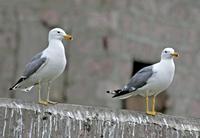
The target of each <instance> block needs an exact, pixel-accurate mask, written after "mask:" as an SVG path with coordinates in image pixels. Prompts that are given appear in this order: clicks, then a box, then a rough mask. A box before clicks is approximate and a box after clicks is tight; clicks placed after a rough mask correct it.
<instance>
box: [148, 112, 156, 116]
mask: <svg viewBox="0 0 200 138" xmlns="http://www.w3.org/2000/svg"><path fill="white" fill-rule="evenodd" d="M146 114H148V115H152V116H155V115H156V114H157V112H155V111H147V112H146Z"/></svg>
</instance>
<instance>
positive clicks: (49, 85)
mask: <svg viewBox="0 0 200 138" xmlns="http://www.w3.org/2000/svg"><path fill="white" fill-rule="evenodd" d="M47 85H48V86H47V87H48V88H47V89H48V92H47V102H48V103H50V104H57V102H54V101H50V99H49V95H50V88H51V83H50V82H48V84H47Z"/></svg>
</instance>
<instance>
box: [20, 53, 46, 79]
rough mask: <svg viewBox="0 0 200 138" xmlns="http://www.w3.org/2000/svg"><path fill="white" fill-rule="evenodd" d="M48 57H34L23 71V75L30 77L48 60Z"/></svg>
mask: <svg viewBox="0 0 200 138" xmlns="http://www.w3.org/2000/svg"><path fill="white" fill-rule="evenodd" d="M46 60H47V58H46V57H43V58H41V57H40V58H38V59H34V60H32V61H31V62H29V63H28V64H27V65H26V67H25V70H24V73H23V75H22V76H23V77H26V78H29V77H30V76H31V75H32V74H33V73H35V72H36V71H37V70H38V69H39V68H40V67H41V66H42V65H43V64H44V63H45V62H46Z"/></svg>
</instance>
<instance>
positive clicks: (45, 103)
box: [38, 100, 48, 106]
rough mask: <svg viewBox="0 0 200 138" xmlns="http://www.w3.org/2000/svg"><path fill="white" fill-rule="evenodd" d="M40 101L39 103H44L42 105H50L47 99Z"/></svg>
mask: <svg viewBox="0 0 200 138" xmlns="http://www.w3.org/2000/svg"><path fill="white" fill-rule="evenodd" d="M38 103H39V104H42V105H45V106H47V105H48V102H47V101H43V100H40V101H39V102H38Z"/></svg>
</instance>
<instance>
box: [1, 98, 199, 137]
mask: <svg viewBox="0 0 200 138" xmlns="http://www.w3.org/2000/svg"><path fill="white" fill-rule="evenodd" d="M0 128H1V129H0V137H6V138H8V137H9V138H10V137H17V138H21V137H26V138H41V137H44V138H58V137H59V138H94V137H95V138H122V137H123V138H147V137H150V138H175V137H178V138H181V137H185V138H198V137H199V136H200V120H199V119H194V118H182V117H175V116H166V115H158V116H156V117H152V116H146V115H145V114H141V113H138V112H128V111H125V110H124V111H123V110H121V111H120V110H112V109H107V108H100V107H87V106H79V105H67V104H58V105H56V106H48V107H46V106H39V105H37V104H34V103H28V102H24V101H21V100H12V99H0Z"/></svg>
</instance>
